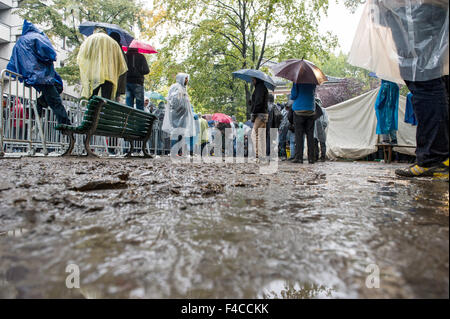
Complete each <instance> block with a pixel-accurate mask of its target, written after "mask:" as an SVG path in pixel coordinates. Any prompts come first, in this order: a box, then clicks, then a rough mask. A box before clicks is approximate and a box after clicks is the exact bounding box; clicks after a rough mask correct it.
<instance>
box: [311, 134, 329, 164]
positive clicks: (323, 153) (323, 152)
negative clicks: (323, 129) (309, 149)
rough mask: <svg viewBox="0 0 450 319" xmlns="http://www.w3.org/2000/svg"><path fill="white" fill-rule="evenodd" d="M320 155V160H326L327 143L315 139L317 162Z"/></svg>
mask: <svg viewBox="0 0 450 319" xmlns="http://www.w3.org/2000/svg"><path fill="white" fill-rule="evenodd" d="M319 145H320V152H319ZM319 153H320V159H323V160H324V159H325V156H326V155H327V145H326V143H325V142H321V141H319V139H318V138H315V139H314V156H315V160H316V161H318V160H319Z"/></svg>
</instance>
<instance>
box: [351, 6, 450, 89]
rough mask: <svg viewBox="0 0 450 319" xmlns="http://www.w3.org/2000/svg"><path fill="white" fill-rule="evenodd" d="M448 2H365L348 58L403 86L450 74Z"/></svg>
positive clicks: (352, 62)
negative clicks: (405, 83) (407, 82)
mask: <svg viewBox="0 0 450 319" xmlns="http://www.w3.org/2000/svg"><path fill="white" fill-rule="evenodd" d="M448 13H449V1H448V0H368V1H367V3H366V5H365V8H364V10H363V14H362V17H361V20H360V22H359V26H358V29H357V31H356V34H355V38H354V40H353V44H352V48H351V51H350V55H349V59H348V62H349V63H350V64H352V65H355V66H358V67H362V68H365V69H367V70H370V71H373V72H376V74H377V76H378V77H380V78H382V79H385V80H389V81H392V82H396V83H399V84H404V81H403V80H407V81H427V80H431V79H436V78H439V77H442V76H443V75H447V74H448V73H449V61H448V59H449V50H448V36H449V30H448V28H449V23H448Z"/></svg>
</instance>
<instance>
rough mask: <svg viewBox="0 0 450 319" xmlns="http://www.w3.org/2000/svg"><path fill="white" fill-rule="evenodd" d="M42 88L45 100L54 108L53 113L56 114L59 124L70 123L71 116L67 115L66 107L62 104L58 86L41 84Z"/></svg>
mask: <svg viewBox="0 0 450 319" xmlns="http://www.w3.org/2000/svg"><path fill="white" fill-rule="evenodd" d="M40 89H41V90H42V95H43V96H44V99H45V102H47V105H48V106H49V107H50V108H51V109H52V110H53V114H55V116H56V120H57V121H58V124H67V125H70V120H69V116H67V112H66V109H65V108H64V105H63V104H62V99H61V96H60V95H59V93H58V91H57V90H56V87H55V86H54V85H42V86H40ZM38 112H40V110H38Z"/></svg>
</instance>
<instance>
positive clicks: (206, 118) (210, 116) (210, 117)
mask: <svg viewBox="0 0 450 319" xmlns="http://www.w3.org/2000/svg"><path fill="white" fill-rule="evenodd" d="M203 116H204V117H205V120H207V121H208V122H209V121H212V114H203Z"/></svg>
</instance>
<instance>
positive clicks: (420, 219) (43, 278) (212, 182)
mask: <svg viewBox="0 0 450 319" xmlns="http://www.w3.org/2000/svg"><path fill="white" fill-rule="evenodd" d="M404 166H406V164H389V165H388V164H381V163H368V162H326V163H318V164H315V165H309V164H303V165H299V164H297V165H295V164H290V163H286V162H283V163H280V165H279V167H278V172H277V173H276V174H272V175H261V174H259V171H258V167H257V165H256V164H236V165H233V164H208V165H201V164H173V163H171V161H170V160H169V158H167V157H165V158H157V159H153V160H148V159H104V158H103V159H87V158H83V157H78V158H77V157H72V158H68V159H62V158H40V157H34V158H26V157H24V158H15V159H11V158H4V159H0V176H1V179H0V297H1V298H107V297H112V298H187V297H189V298H369V297H374V298H448V297H449V280H448V277H449V188H448V183H446V182H442V181H431V180H429V179H418V180H408V179H399V178H396V177H394V170H395V169H396V168H398V167H404ZM71 264H74V265H77V266H78V268H79V270H80V288H79V289H77V288H73V289H69V288H67V287H66V279H67V276H69V275H70V274H73V273H71V272H70V269H72V268H66V267H67V266H68V265H71ZM369 265H371V266H369ZM377 269H378V270H379V279H380V280H379V288H371V289H370V288H368V287H367V285H366V282H368V283H369V286H370V284H372V285H373V284H376V280H375V281H374V279H373V278H375V277H369V279H368V276H369V275H375V276H376V271H377ZM66 270H69V272H66ZM71 278H73V277H71ZM69 282H71V283H74V282H75V281H70V280H69Z"/></svg>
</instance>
